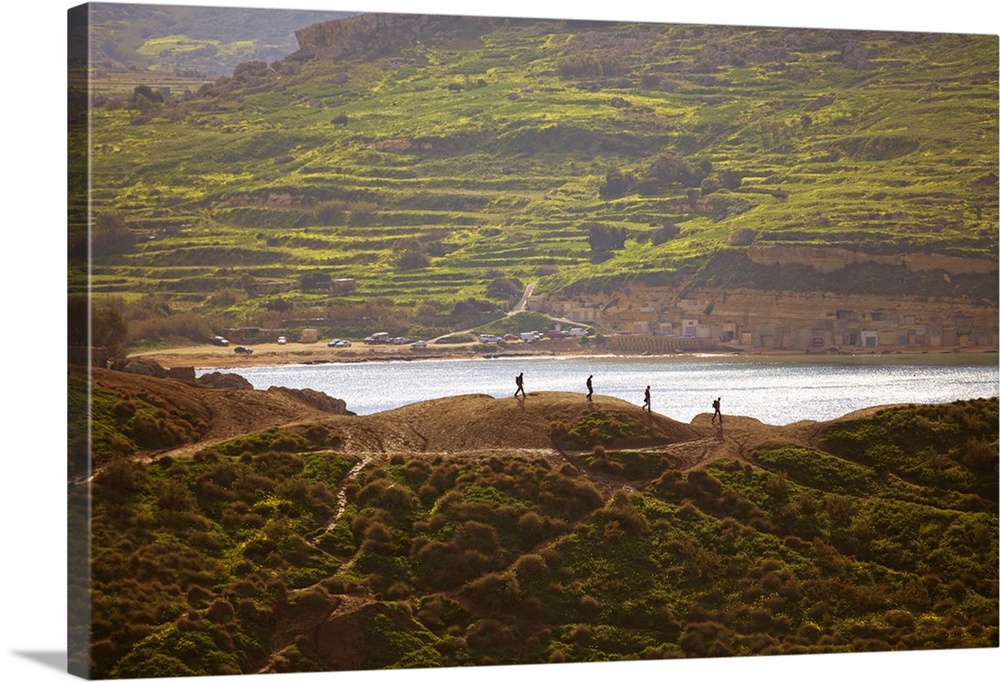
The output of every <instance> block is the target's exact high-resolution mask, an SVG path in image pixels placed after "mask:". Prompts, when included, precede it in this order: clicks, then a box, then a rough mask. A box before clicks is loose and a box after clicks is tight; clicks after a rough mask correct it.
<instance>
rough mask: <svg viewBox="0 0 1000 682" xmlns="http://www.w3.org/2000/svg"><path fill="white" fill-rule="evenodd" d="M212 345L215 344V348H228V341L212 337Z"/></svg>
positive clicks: (223, 338)
mask: <svg viewBox="0 0 1000 682" xmlns="http://www.w3.org/2000/svg"><path fill="white" fill-rule="evenodd" d="M212 343H213V344H215V345H216V346H228V345H229V339H227V338H225V337H223V336H213V337H212Z"/></svg>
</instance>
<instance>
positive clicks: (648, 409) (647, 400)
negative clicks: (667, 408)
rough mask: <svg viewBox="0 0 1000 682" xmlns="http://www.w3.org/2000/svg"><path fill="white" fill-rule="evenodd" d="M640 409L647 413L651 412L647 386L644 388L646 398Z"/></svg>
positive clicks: (651, 407) (650, 400)
mask: <svg viewBox="0 0 1000 682" xmlns="http://www.w3.org/2000/svg"><path fill="white" fill-rule="evenodd" d="M642 409H644V410H646V411H647V412H652V411H653V406H652V399H651V398H650V397H649V386H647V387H646V396H645V399H644V400H643V403H642Z"/></svg>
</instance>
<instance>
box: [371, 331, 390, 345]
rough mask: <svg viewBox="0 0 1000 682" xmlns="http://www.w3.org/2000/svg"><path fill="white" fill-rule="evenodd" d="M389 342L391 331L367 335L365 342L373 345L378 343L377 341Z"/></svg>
mask: <svg viewBox="0 0 1000 682" xmlns="http://www.w3.org/2000/svg"><path fill="white" fill-rule="evenodd" d="M389 342H390V339H389V332H376V333H374V334H372V335H371V336H366V337H365V343H367V344H369V345H373V344H377V343H389Z"/></svg>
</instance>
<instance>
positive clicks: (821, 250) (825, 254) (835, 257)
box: [746, 244, 998, 275]
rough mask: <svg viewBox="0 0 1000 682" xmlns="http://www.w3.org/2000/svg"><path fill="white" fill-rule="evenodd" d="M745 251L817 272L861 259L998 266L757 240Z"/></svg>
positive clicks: (762, 260)
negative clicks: (806, 266)
mask: <svg viewBox="0 0 1000 682" xmlns="http://www.w3.org/2000/svg"><path fill="white" fill-rule="evenodd" d="M746 255H747V258H749V259H750V260H751V261H752V262H754V263H757V264H759V265H791V264H795V265H808V266H810V267H812V268H813V269H814V270H816V271H817V272H827V273H829V272H837V271H838V270H843V269H844V268H845V267H847V266H848V265H854V264H859V263H879V264H881V265H896V266H902V267H905V268H907V269H910V270H942V271H944V272H945V273H947V274H949V275H966V274H972V275H982V274H988V273H991V272H997V270H998V264H997V261H995V260H989V259H986V258H963V257H961V256H944V255H940V254H936V253H915V252H900V253H892V254H877V253H866V252H864V251H852V250H849V249H838V248H833V247H822V246H789V245H785V244H773V245H772V244H754V245H753V246H750V247H749V248H747V250H746Z"/></svg>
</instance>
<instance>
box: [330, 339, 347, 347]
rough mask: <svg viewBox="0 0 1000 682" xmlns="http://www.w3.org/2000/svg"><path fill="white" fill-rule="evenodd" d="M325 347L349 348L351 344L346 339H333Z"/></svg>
mask: <svg viewBox="0 0 1000 682" xmlns="http://www.w3.org/2000/svg"><path fill="white" fill-rule="evenodd" d="M326 345H327V346H328V347H330V348H350V347H351V342H350V341H348V340H347V339H334V340H333V341H330V342H329V343H328V344H326Z"/></svg>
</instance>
